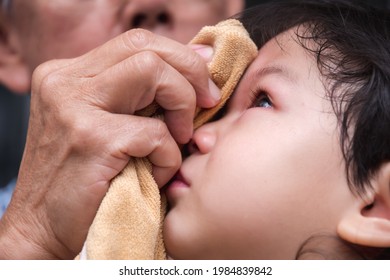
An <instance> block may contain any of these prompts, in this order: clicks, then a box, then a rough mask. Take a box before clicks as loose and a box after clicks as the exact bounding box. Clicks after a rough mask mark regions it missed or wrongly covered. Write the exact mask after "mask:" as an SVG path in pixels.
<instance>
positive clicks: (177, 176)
mask: <svg viewBox="0 0 390 280" xmlns="http://www.w3.org/2000/svg"><path fill="white" fill-rule="evenodd" d="M174 179H175V180H177V181H181V182H183V183H184V184H186V185H188V186H189V184H188V181H187V180H186V178H185V177H184V176H183V173H182V171H181V170H179V171H178V172H177V173H176V175H175V177H174Z"/></svg>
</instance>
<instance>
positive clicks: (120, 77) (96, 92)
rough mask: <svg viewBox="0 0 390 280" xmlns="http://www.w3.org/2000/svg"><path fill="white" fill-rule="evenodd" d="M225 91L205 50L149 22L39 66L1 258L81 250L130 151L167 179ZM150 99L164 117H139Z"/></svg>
mask: <svg viewBox="0 0 390 280" xmlns="http://www.w3.org/2000/svg"><path fill="white" fill-rule="evenodd" d="M218 96H219V91H218V90H217V89H216V86H215V85H213V83H210V82H209V77H208V71H207V67H206V64H205V61H204V60H203V59H202V58H201V56H199V55H198V54H196V53H195V52H194V51H193V50H191V49H190V48H188V47H187V46H183V45H181V44H179V43H177V42H174V41H172V40H169V39H167V38H164V37H159V36H157V35H154V34H152V33H150V32H148V31H144V30H131V31H128V32H126V33H124V34H122V35H120V36H119V37H117V38H115V39H113V40H111V41H109V42H107V43H106V44H104V45H102V46H101V47H99V48H97V49H94V50H92V51H91V52H89V53H87V54H85V55H83V56H81V57H78V58H74V59H65V60H53V61H49V62H47V63H45V64H43V65H41V66H39V67H38V68H37V69H36V71H35V72H34V75H33V82H32V93H31V112H30V123H29V130H28V136H27V142H26V148H25V152H24V157H23V160H22V164H21V168H20V172H19V177H18V182H17V187H16V190H15V193H14V196H13V198H12V201H11V204H10V206H9V208H8V210H7V212H6V213H5V215H4V217H3V219H2V221H1V227H0V257H3V258H18V259H25V258H27V259H28V258H44V259H48V258H60V259H66V258H74V257H75V256H76V255H77V254H78V253H79V252H80V251H81V248H82V245H83V243H84V240H85V238H86V235H87V232H88V228H89V226H90V225H91V223H92V221H93V219H94V217H95V214H96V211H97V209H98V207H99V205H100V203H101V201H102V199H103V197H104V195H105V193H106V191H107V190H108V187H109V183H110V180H111V179H113V178H114V177H115V176H116V175H117V174H118V173H119V172H120V171H121V170H122V169H123V168H124V167H125V165H126V164H127V162H128V159H129V157H131V156H134V157H145V156H148V157H149V159H150V160H151V162H152V164H153V166H154V168H153V174H154V176H155V179H156V181H157V183H158V184H159V185H160V186H161V185H163V184H165V183H166V182H167V181H168V180H169V179H170V177H172V175H173V174H174V173H175V172H176V170H177V169H178V168H179V166H180V164H181V156H180V151H179V149H178V146H177V143H186V142H187V141H188V140H189V139H190V137H191V135H192V120H193V117H194V111H195V106H196V105H198V106H200V107H211V106H213V105H215V104H216V103H217V101H218V99H219V98H218ZM152 101H156V102H157V103H158V104H159V105H160V106H161V107H163V108H164V109H165V122H162V121H161V120H157V119H152V118H146V117H139V116H136V115H134V113H135V112H136V111H138V110H140V109H143V108H145V107H146V106H147V105H148V104H150V103H152ZM176 142H177V143H176Z"/></svg>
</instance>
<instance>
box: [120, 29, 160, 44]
mask: <svg viewBox="0 0 390 280" xmlns="http://www.w3.org/2000/svg"><path fill="white" fill-rule="evenodd" d="M152 38H153V33H152V32H150V31H148V30H145V29H132V30H129V31H127V32H126V33H125V34H124V40H125V45H127V46H129V47H131V48H134V49H145V48H147V47H148V46H150V44H151V42H152V40H153V39H152Z"/></svg>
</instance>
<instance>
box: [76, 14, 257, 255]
mask: <svg viewBox="0 0 390 280" xmlns="http://www.w3.org/2000/svg"><path fill="white" fill-rule="evenodd" d="M191 43H192V44H204V45H210V46H212V47H213V49H214V56H213V59H212V60H211V62H209V64H208V67H209V72H210V75H211V79H212V80H213V81H214V82H215V84H216V85H217V86H218V87H219V88H220V89H221V93H222V99H221V102H220V103H219V104H218V105H217V106H216V107H214V108H212V109H199V110H198V111H197V113H196V117H195V120H194V127H195V128H197V127H199V126H200V125H202V124H203V123H205V122H207V121H208V120H210V119H211V118H212V117H213V116H214V115H215V113H217V112H218V110H219V109H220V108H221V107H222V106H223V105H224V104H225V102H226V100H227V99H228V98H229V96H230V95H231V93H232V92H233V90H234V88H235V87H236V85H237V83H238V81H239V79H240V78H241V75H242V74H243V72H244V71H245V69H246V67H247V66H248V65H249V63H250V62H251V61H252V60H253V59H254V58H255V56H256V55H257V47H256V45H255V44H254V43H253V42H252V40H251V39H250V37H249V35H248V33H247V31H246V30H245V28H244V27H243V26H242V24H241V23H240V22H239V21H238V20H235V19H229V20H226V21H223V22H221V23H219V24H217V25H216V26H206V27H204V28H203V29H202V30H201V31H200V32H199V34H198V35H197V36H196V37H195V38H194V39H193V40H192V41H191ZM154 112H155V107H149V108H148V109H147V110H144V111H143V114H142V115H144V116H145V115H146V116H151V115H153V116H154V114H155V113H154ZM151 170H152V168H151V164H150V162H149V161H148V159H147V158H132V159H130V161H129V163H128V165H127V166H126V167H125V169H124V170H123V171H122V172H121V173H120V174H119V175H117V176H116V177H115V178H114V179H113V180H112V183H111V185H110V188H109V190H108V192H107V194H106V196H105V198H104V199H103V201H102V203H101V205H100V208H99V210H98V212H97V215H96V217H95V220H94V222H93V224H92V226H91V228H90V230H89V233H88V237H87V241H86V243H85V246H84V249H83V253H82V254H81V256H83V255H84V254H85V253H86V258H87V259H113V260H119V259H149V260H152V259H159V260H162V259H166V258H167V256H166V252H165V248H164V242H163V238H162V224H163V220H164V216H165V206H166V202H165V198H164V196H161V195H160V192H159V189H158V186H157V184H156V182H155V181H154V179H153V176H152V175H151Z"/></svg>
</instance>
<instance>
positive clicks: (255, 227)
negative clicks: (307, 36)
mask: <svg viewBox="0 0 390 280" xmlns="http://www.w3.org/2000/svg"><path fill="white" fill-rule="evenodd" d="M296 39H297V37H296V35H295V34H294V32H293V31H289V32H286V33H283V34H282V35H279V36H278V37H277V41H276V40H275V39H273V40H272V41H270V42H268V43H267V44H266V45H265V46H264V47H263V48H262V49H261V50H260V52H259V55H258V57H257V58H256V60H255V61H254V62H253V63H252V64H251V66H250V67H249V68H248V70H247V72H246V74H245V75H244V77H243V79H242V81H241V82H240V85H239V87H238V88H237V90H236V92H235V95H234V96H233V97H232V99H231V101H230V103H229V106H228V111H227V114H226V115H225V116H224V117H223V118H222V119H220V120H218V121H216V122H213V123H209V124H207V125H205V126H203V127H201V128H200V129H198V130H197V131H196V132H195V134H194V136H193V140H194V142H195V144H196V146H197V149H195V151H194V152H193V153H192V155H191V156H190V157H188V158H187V159H186V160H185V161H184V163H183V165H182V168H181V176H182V178H180V176H179V178H178V179H177V180H176V181H174V182H173V183H172V185H170V186H169V187H168V189H167V197H168V200H169V203H170V205H171V210H170V212H169V213H168V215H167V217H166V220H165V225H164V235H165V236H164V237H165V241H166V246H167V249H168V252H169V254H170V255H171V256H172V257H173V258H189V259H196V258H206V259H212V258H220V259H228V258H233V259H246V258H252V259H263V258H268V259H279V258H281V259H293V258H295V256H296V253H297V252H298V251H299V249H300V246H301V245H302V243H303V242H305V241H306V239H307V238H309V237H310V236H312V235H314V234H318V233H321V234H323V233H326V234H336V233H335V232H336V226H337V223H338V221H339V219H340V217H341V216H342V215H343V213H345V211H346V209H347V205H350V204H351V203H352V201H353V195H352V194H351V193H350V191H349V189H348V185H347V183H346V176H345V172H344V163H343V159H342V155H341V151H340V147H339V140H338V127H337V122H336V117H335V114H334V113H333V110H332V107H331V105H330V101H329V100H328V99H327V98H326V94H325V88H324V86H323V83H322V81H321V80H320V74H319V71H318V68H317V65H316V63H315V60H314V58H313V57H312V56H311V55H310V54H309V53H308V52H307V51H305V50H304V49H303V48H302V47H301V46H300V45H299V44H298V43H297V42H296V41H295V40H296ZM254 91H255V92H256V91H257V92H258V93H259V94H258V96H257V98H253V93H252V92H254ZM265 94H266V95H265ZM267 97H268V98H269V99H267Z"/></svg>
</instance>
